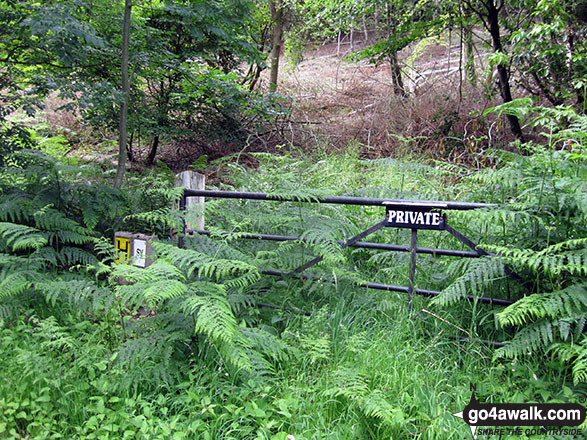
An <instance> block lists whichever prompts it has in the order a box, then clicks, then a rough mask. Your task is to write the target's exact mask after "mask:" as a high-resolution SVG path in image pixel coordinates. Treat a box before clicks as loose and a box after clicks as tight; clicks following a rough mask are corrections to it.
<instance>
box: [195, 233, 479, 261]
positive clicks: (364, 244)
mask: <svg viewBox="0 0 587 440" xmlns="http://www.w3.org/2000/svg"><path fill="white" fill-rule="evenodd" d="M186 233H187V234H194V233H197V234H200V235H212V234H213V233H212V232H211V231H207V230H195V229H189V230H187V231H186ZM220 234H221V235H238V236H239V238H243V239H248V240H268V241H307V240H305V239H303V238H301V237H297V236H294V235H273V234H253V233H246V234H244V233H240V232H221V233H220ZM336 242H337V243H338V244H340V245H342V244H343V243H344V240H337V241H336ZM348 247H353V248H361V249H379V250H384V251H395V252H410V251H411V247H410V246H403V245H399V244H388V243H372V242H369V241H357V242H356V243H353V244H349V245H348ZM416 252H417V253H418V254H430V255H442V256H450V257H465V258H478V257H479V256H480V254H479V253H477V252H476V251H461V250H456V249H438V248H427V247H419V246H418V247H416Z"/></svg>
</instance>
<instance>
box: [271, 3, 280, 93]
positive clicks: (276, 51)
mask: <svg viewBox="0 0 587 440" xmlns="http://www.w3.org/2000/svg"><path fill="white" fill-rule="evenodd" d="M269 10H270V12H271V21H272V22H273V38H272V44H271V55H270V58H271V72H270V74H269V86H270V88H271V90H273V91H275V90H277V74H278V72H279V55H280V54H281V45H282V42H281V39H282V34H283V3H282V0H270V1H269Z"/></svg>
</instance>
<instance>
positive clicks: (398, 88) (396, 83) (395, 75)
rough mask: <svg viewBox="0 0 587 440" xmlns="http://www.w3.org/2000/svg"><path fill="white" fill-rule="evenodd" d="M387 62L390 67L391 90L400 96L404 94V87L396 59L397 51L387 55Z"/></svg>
mask: <svg viewBox="0 0 587 440" xmlns="http://www.w3.org/2000/svg"><path fill="white" fill-rule="evenodd" d="M389 64H390V69H391V82H392V85H393V92H394V93H395V94H396V95H398V96H401V97H405V96H406V89H405V88H404V82H403V80H402V69H401V67H400V65H399V61H398V59H397V53H396V52H394V53H392V54H390V55H389Z"/></svg>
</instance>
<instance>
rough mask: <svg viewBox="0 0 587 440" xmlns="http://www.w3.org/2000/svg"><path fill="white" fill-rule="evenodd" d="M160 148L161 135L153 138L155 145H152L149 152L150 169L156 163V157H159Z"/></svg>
mask: <svg viewBox="0 0 587 440" xmlns="http://www.w3.org/2000/svg"><path fill="white" fill-rule="evenodd" d="M158 147H159V135H158V134H156V135H155V137H153V143H152V144H151V149H150V150H149V155H148V156H147V166H148V167H150V166H152V165H153V164H154V163H155V156H157V148H158Z"/></svg>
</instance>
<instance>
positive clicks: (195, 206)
mask: <svg viewBox="0 0 587 440" xmlns="http://www.w3.org/2000/svg"><path fill="white" fill-rule="evenodd" d="M175 185H176V186H181V187H183V188H187V189H206V176H204V175H203V174H200V173H196V172H195V171H182V172H181V173H179V174H178V175H177V176H176V180H175ZM185 209H186V227H187V229H195V230H203V229H204V197H188V198H187V199H186V205H185Z"/></svg>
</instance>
